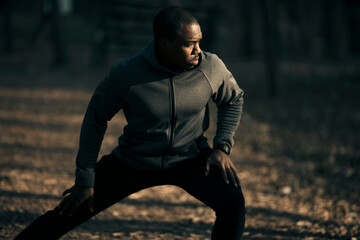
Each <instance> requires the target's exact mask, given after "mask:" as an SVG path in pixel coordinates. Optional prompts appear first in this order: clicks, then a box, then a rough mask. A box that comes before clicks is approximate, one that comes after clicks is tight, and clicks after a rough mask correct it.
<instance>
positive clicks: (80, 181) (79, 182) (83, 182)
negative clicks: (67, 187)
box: [75, 169, 95, 188]
mask: <svg viewBox="0 0 360 240" xmlns="http://www.w3.org/2000/svg"><path fill="white" fill-rule="evenodd" d="M94 181H95V173H94V172H88V171H84V170H81V169H76V171H75V186H79V187H82V188H92V187H94Z"/></svg>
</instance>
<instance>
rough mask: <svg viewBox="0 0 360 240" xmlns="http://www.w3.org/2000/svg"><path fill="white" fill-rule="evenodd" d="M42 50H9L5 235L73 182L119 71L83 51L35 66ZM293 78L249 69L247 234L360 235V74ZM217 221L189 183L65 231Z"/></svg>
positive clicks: (141, 195)
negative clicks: (269, 87)
mask: <svg viewBox="0 0 360 240" xmlns="http://www.w3.org/2000/svg"><path fill="white" fill-rule="evenodd" d="M44 51H45V50H43V51H39V52H37V56H41V55H42V54H44V55H46V53H45V52H44ZM84 51H85V52H86V49H85V50H84ZM31 56H32V55H28V56H26V57H25V58H24V59H25V60H26V61H25V60H24V59H23V58H20V57H19V58H18V56H17V55H16V54H15V55H13V56H12V57H10V58H6V59H5V58H4V57H3V58H1V59H0V60H1V64H2V66H3V68H2V69H1V70H0V124H1V125H0V156H1V157H0V239H12V238H13V237H14V236H15V235H16V234H17V233H18V232H19V231H21V230H22V229H23V228H24V227H25V226H27V225H28V224H29V223H30V222H31V221H33V220H34V219H35V218H36V217H38V216H39V215H41V214H43V213H44V212H45V211H47V210H49V209H51V208H54V207H55V206H56V205H57V204H58V203H59V201H60V200H61V197H60V196H61V193H62V192H63V191H64V190H65V189H66V188H68V187H71V186H72V184H73V181H74V170H75V166H74V159H75V156H76V152H77V147H78V136H79V131H80V126H81V121H82V117H83V114H84V112H85V109H86V106H87V103H88V101H89V98H90V97H91V93H92V91H93V89H94V87H95V86H96V83H97V82H98V81H99V80H101V79H102V78H103V76H104V75H105V73H106V72H107V70H108V66H107V67H104V68H102V69H97V70H94V69H93V70H89V69H87V68H86V67H84V66H78V65H77V64H79V63H76V62H75V61H73V62H72V66H71V67H63V68H60V69H57V68H49V67H48V66H47V65H45V64H44V63H46V62H48V59H42V58H41V57H40V58H36V59H34V60H33V61H35V62H33V64H32V65H26V64H24V63H25V62H28V61H29V60H32V59H31V58H30V57H31ZM80 62H81V61H80ZM39 66H40V67H39ZM44 66H46V67H44ZM234 69H235V70H236V69H237V68H234ZM330 69H331V67H330ZM240 74H241V73H236V76H239V75H240ZM284 79H286V81H285V80H284V81H283V82H280V83H279V96H278V97H277V98H270V99H269V98H267V97H266V95H264V92H263V90H262V89H263V88H262V84H261V82H256V81H254V82H251V81H248V82H247V81H246V77H245V80H244V83H243V84H242V78H241V77H239V78H238V80H239V83H240V86H242V87H243V88H244V89H245V92H246V98H245V101H246V102H245V105H244V109H245V112H244V115H243V118H242V122H241V126H240V128H239V130H238V131H237V135H236V145H235V148H234V149H233V152H232V154H231V157H232V159H233V161H234V162H235V164H236V166H237V168H238V170H239V173H240V177H241V181H242V188H243V191H244V194H245V198H246V206H247V213H246V219H247V220H246V229H245V234H244V239H288V240H292V239H307V240H310V239H314V240H315V239H319V240H320V239H321V240H325V239H347V240H356V239H360V230H359V227H360V205H359V198H360V191H359V182H360V163H359V162H360V137H359V136H360V107H359V93H360V91H359V90H360V82H359V75H357V76H355V77H354V76H342V75H336V76H334V75H332V76H331V77H321V76H320V77H319V76H318V75H316V76H313V77H311V76H310V77H307V78H300V77H286V76H285V77H284ZM213 110H214V109H213ZM214 121H215V120H213V123H212V126H214V125H215V123H214ZM124 124H125V120H124V118H123V116H122V115H121V114H120V115H119V116H117V117H115V118H114V119H113V120H112V121H111V123H110V125H109V128H108V131H107V134H106V136H105V139H104V142H103V146H102V148H101V153H100V155H102V154H107V153H109V152H110V151H111V150H112V148H113V147H114V146H115V145H116V141H117V137H118V136H119V134H121V132H122V128H123V126H124ZM213 134H214V128H211V129H210V131H209V133H208V136H209V137H210V138H211V137H212V136H213ZM214 219H215V215H214V213H213V211H212V210H211V209H209V208H208V207H207V206H205V205H203V204H202V203H201V202H199V201H197V200H196V199H194V198H193V197H191V196H189V195H188V194H187V193H185V192H184V191H183V190H181V189H179V188H177V187H174V186H160V187H155V188H151V189H147V190H144V191H141V192H138V193H136V194H133V195H131V196H130V197H129V198H127V199H125V200H124V201H122V202H119V203H118V204H116V205H114V206H112V207H111V208H109V209H108V210H106V211H104V212H102V213H101V214H99V215H98V216H96V217H94V218H93V219H91V220H90V221H88V222H87V223H85V224H83V225H81V226H79V227H78V228H76V229H74V230H73V231H71V232H70V233H68V234H67V235H66V236H64V237H63V238H62V239H64V240H65V239H139V240H143V239H210V234H211V229H212V224H213V222H214Z"/></svg>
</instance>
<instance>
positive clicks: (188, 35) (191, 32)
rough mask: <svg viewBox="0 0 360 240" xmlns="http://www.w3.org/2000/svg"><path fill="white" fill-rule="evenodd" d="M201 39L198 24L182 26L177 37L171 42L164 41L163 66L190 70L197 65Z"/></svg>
mask: <svg viewBox="0 0 360 240" xmlns="http://www.w3.org/2000/svg"><path fill="white" fill-rule="evenodd" d="M201 38H202V33H201V28H200V25H199V24H192V25H183V26H182V28H181V29H180V30H179V32H178V36H177V37H176V38H175V39H173V40H165V43H164V48H163V50H164V52H163V53H164V58H165V59H164V60H165V61H166V62H165V64H166V65H167V66H168V67H170V68H173V69H176V70H190V69H192V68H194V67H195V66H196V65H198V64H199V58H200V52H201V49H200V46H199V42H200V40H201Z"/></svg>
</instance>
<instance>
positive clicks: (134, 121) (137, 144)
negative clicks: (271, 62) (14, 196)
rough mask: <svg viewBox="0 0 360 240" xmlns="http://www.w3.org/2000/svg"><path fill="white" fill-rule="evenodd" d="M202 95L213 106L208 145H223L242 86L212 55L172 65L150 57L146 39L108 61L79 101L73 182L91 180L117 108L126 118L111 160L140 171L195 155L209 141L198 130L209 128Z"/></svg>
mask: <svg viewBox="0 0 360 240" xmlns="http://www.w3.org/2000/svg"><path fill="white" fill-rule="evenodd" d="M210 99H212V100H213V101H214V102H215V103H216V105H217V107H218V122H217V131H216V136H215V138H214V142H213V145H214V146H216V145H218V144H226V145H228V146H229V147H230V148H231V147H232V145H233V143H234V140H233V137H234V133H235V130H236V129H237V127H238V124H239V121H240V117H241V113H242V104H243V91H242V90H241V89H240V88H239V86H238V84H237V83H236V81H235V79H234V78H233V76H232V74H231V73H230V72H229V71H228V70H227V68H226V67H225V65H224V63H223V62H222V61H221V60H220V59H219V58H218V57H217V56H216V55H215V54H211V53H208V52H201V59H200V62H199V65H198V66H197V67H196V68H194V69H192V70H189V71H184V72H173V71H171V70H169V69H167V68H165V67H163V66H162V65H160V64H159V63H158V61H157V59H156V57H155V51H154V43H151V44H150V45H149V46H148V47H146V48H145V49H143V51H142V52H141V53H139V54H137V55H135V56H134V57H132V58H130V59H127V60H124V61H121V62H119V63H117V64H115V65H114V67H113V68H112V70H111V71H110V73H109V74H108V76H107V77H106V78H105V79H104V80H103V81H102V82H101V83H100V84H99V85H98V87H97V88H96V90H95V92H94V95H93V96H92V98H91V101H90V103H89V106H88V108H87V111H86V114H85V117H84V120H83V124H82V127H81V134H80V146H79V151H78V155H77V158H76V173H75V175H76V180H75V184H76V185H78V186H80V187H92V186H93V184H94V177H95V176H94V168H95V164H96V161H97V158H98V154H99V150H100V146H101V143H102V140H103V137H104V134H105V131H106V128H107V121H110V120H111V118H112V117H113V116H114V115H115V114H116V113H117V112H118V111H119V110H121V109H122V110H123V111H124V115H125V118H126V120H127V125H126V126H125V127H124V132H123V134H122V135H121V136H120V137H119V140H118V143H119V144H118V146H117V147H116V148H115V149H114V150H113V153H114V155H115V156H116V157H117V158H118V159H119V161H123V162H124V163H125V164H127V165H129V166H131V167H135V168H139V169H142V170H145V171H163V170H164V169H168V168H171V167H173V166H175V165H176V164H177V163H178V162H180V161H183V160H185V159H189V158H192V157H196V156H197V155H198V154H199V152H200V150H201V149H202V148H206V147H209V145H208V144H207V139H206V138H205V137H204V136H203V134H204V132H205V131H206V130H207V129H208V127H209V115H208V101H209V100H210Z"/></svg>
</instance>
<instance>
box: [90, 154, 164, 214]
mask: <svg viewBox="0 0 360 240" xmlns="http://www.w3.org/2000/svg"><path fill="white" fill-rule="evenodd" d="M159 184H161V179H160V178H159V176H158V175H157V174H155V173H149V172H144V171H141V170H139V169H135V168H132V167H129V166H127V165H125V164H124V163H122V162H121V160H120V159H117V158H116V157H115V156H114V155H113V154H109V155H105V156H103V157H102V158H101V159H100V160H99V162H98V163H97V165H96V168H95V184H94V203H95V208H97V206H98V207H99V208H100V209H98V211H101V210H102V209H104V208H106V207H108V206H110V205H112V204H114V203H116V202H118V201H120V200H122V199H123V198H125V197H127V196H129V195H131V194H132V193H135V192H137V191H140V190H142V189H145V188H149V187H152V186H156V185H159ZM95 210H96V209H95Z"/></svg>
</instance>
